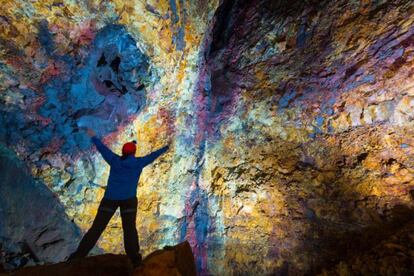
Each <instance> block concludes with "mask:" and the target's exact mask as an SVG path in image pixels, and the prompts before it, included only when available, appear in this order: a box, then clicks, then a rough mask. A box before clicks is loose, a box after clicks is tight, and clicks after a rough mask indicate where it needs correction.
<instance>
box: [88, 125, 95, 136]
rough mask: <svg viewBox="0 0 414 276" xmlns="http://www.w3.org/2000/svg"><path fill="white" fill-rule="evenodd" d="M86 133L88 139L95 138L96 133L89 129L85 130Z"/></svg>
mask: <svg viewBox="0 0 414 276" xmlns="http://www.w3.org/2000/svg"><path fill="white" fill-rule="evenodd" d="M86 133H87V134H88V136H89V137H93V136H96V132H95V131H94V130H93V129H91V128H89V127H88V128H87V129H86Z"/></svg>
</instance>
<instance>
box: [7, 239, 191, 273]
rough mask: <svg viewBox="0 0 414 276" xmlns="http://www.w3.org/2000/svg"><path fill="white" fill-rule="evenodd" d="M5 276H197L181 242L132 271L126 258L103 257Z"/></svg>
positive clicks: (185, 245) (39, 267) (25, 269)
mask: <svg viewBox="0 0 414 276" xmlns="http://www.w3.org/2000/svg"><path fill="white" fill-rule="evenodd" d="M0 272H1V271H0ZM5 275H16V276H18V275H33V276H35V275H36V276H43V275H44V276H48V275H62V276H75V275H100V276H105V275H108V276H109V275H111V276H112V275H120V276H121V275H122V276H125V275H134V276H159V275H172V276H173V275H176V276H181V275H182V276H195V275H197V274H196V267H195V262H194V256H193V253H192V252H191V247H190V244H189V243H188V242H182V243H180V244H178V245H175V246H169V247H168V248H166V249H163V250H157V251H155V252H153V253H151V254H150V255H148V256H147V257H146V258H145V259H144V260H143V265H142V266H140V267H138V268H135V270H134V268H133V267H132V265H131V262H130V260H129V259H128V257H127V256H125V255H114V254H104V255H98V256H93V257H87V258H83V259H77V260H73V261H70V262H64V263H59V264H53V265H44V266H36V267H26V268H23V269H20V270H18V271H15V272H13V273H11V274H5Z"/></svg>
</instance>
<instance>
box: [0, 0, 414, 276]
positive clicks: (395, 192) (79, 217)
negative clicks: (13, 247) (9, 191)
mask: <svg viewBox="0 0 414 276" xmlns="http://www.w3.org/2000/svg"><path fill="white" fill-rule="evenodd" d="M0 4H1V5H2V7H3V11H2V14H1V16H0V22H1V25H0V26H1V27H0V41H1V44H0V91H1V93H0V100H1V105H0V106H1V111H2V112H1V114H0V125H1V126H2V127H1V128H0V141H1V142H2V143H4V144H5V145H6V146H8V147H9V148H11V149H12V150H13V151H14V152H16V153H17V154H18V156H19V158H20V159H21V160H23V161H24V162H25V163H26V164H27V165H28V166H30V168H31V171H32V175H33V176H34V177H35V178H38V179H39V180H41V181H43V182H44V183H45V184H46V185H47V187H48V188H49V189H50V190H51V191H52V192H53V193H54V194H55V195H56V196H57V197H58V199H59V201H60V202H61V204H62V205H63V206H64V207H65V212H66V214H67V216H68V217H69V218H70V219H73V220H74V222H75V223H76V225H77V226H78V227H79V228H80V229H81V230H82V231H83V232H84V231H86V230H87V229H88V228H89V227H90V225H91V222H92V220H93V218H94V215H95V213H96V209H97V206H98V204H99V201H100V199H101V198H102V195H103V191H104V189H105V181H106V177H107V174H108V167H107V165H105V164H104V162H103V161H102V159H101V158H100V157H99V155H97V154H96V152H95V151H94V149H93V148H91V146H90V143H89V141H88V139H87V138H86V135H85V133H84V131H83V130H82V127H84V126H90V127H94V128H95V129H96V130H97V131H98V133H99V134H100V135H102V136H103V137H104V140H105V142H106V143H107V144H108V145H110V147H112V148H113V149H114V150H115V151H118V152H119V149H120V146H121V145H122V143H123V142H125V141H128V140H131V139H136V140H138V141H139V146H140V147H139V150H138V151H139V152H138V153H137V154H138V155H144V154H146V153H148V152H150V151H152V150H154V149H157V148H159V147H160V146H162V145H164V144H165V143H166V142H167V141H168V140H169V139H172V141H173V142H172V145H171V147H170V148H171V149H170V150H169V152H168V153H167V154H165V155H164V156H162V157H161V158H160V159H159V160H157V162H156V163H154V164H153V165H151V166H150V167H148V168H146V169H145V170H144V173H143V175H142V177H141V180H140V183H139V191H138V201H139V215H138V217H137V223H138V228H139V229H138V230H139V234H140V241H141V245H142V250H143V252H144V253H145V254H148V253H149V252H152V251H153V250H155V249H156V248H159V247H162V246H164V245H166V244H173V243H177V242H180V241H183V240H185V239H186V240H189V241H190V244H191V246H192V249H193V252H194V254H195V260H196V265H197V270H198V272H199V273H200V274H201V275H208V274H216V275H222V274H278V273H280V274H284V273H285V274H286V273H289V274H299V275H300V274H304V273H318V272H321V271H322V269H323V268H329V267H332V266H334V265H336V264H337V263H339V262H340V261H341V260H350V256H352V255H354V254H355V252H358V254H360V253H359V252H363V251H364V250H369V248H371V247H372V246H374V245H376V244H377V243H379V242H380V241H381V240H383V239H385V238H387V237H388V236H389V234H390V233H395V231H397V230H398V229H399V228H400V227H401V226H402V225H403V224H405V223H406V222H408V221H411V219H412V213H413V212H412V211H413V207H414V206H413V196H414V171H413V165H414V163H413V162H414V160H413V158H412V157H411V155H412V153H414V148H413V147H414V141H413V138H412V137H413V134H414V133H413V118H414V113H413V106H414V104H413V103H414V102H413V97H414V71H413V70H414V69H413V68H414V67H413V63H414V24H413V22H414V17H413V16H412V15H413V14H414V3H413V2H412V1H409V0H388V1H386V0H380V1H377V0H375V1H374V0H372V1H370V0H360V1H357V0H353V1H345V0H339V1H329V0H325V1H285V0H279V1H271V0H257V1H241V0H239V1H236V0H235V1H228V0H227V1H223V0H222V1H218V0H217V1H183V0H169V1H166V0H165V1H163V0H161V1H155V0H154V1H152V0H150V1H117V0H115V1H105V2H101V1H77V2H73V1H69V0H68V1H66V0H62V1H52V0H50V1H37V2H30V1H19V0H14V1H1V3H0ZM2 171H3V170H2ZM6 224H11V222H10V221H7V223H6ZM0 230H1V229H0ZM0 236H3V232H0ZM13 242H15V243H18V242H19V240H18V239H14V240H13ZM98 246H99V247H100V248H102V249H103V250H105V251H107V252H116V253H119V252H122V251H123V244H122V230H121V223H120V218H119V214H118V213H117V214H116V215H115V218H114V219H113V220H112V221H111V222H110V224H109V226H108V228H107V230H106V231H105V232H104V234H103V236H102V238H101V239H100V241H99V243H98ZM66 253H69V252H66ZM62 256H63V254H62ZM45 257H46V256H45Z"/></svg>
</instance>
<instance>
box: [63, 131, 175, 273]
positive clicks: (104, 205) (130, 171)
mask: <svg viewBox="0 0 414 276" xmlns="http://www.w3.org/2000/svg"><path fill="white" fill-rule="evenodd" d="M87 133H88V135H89V136H90V137H91V140H92V142H93V143H94V144H95V146H96V148H97V149H98V151H99V152H100V153H101V155H102V157H103V159H105V161H106V162H107V163H108V164H109V165H110V166H111V168H110V172H109V178H108V184H107V187H106V191H105V193H104V197H103V198H102V200H101V203H100V205H99V208H98V212H97V214H96V217H95V219H94V221H93V224H92V226H91V228H90V229H89V230H88V232H87V233H86V234H85V235H84V237H83V238H82V240H81V242H80V243H79V246H78V248H77V250H76V251H75V252H73V253H72V254H71V255H70V256H69V258H68V261H70V260H73V259H76V258H82V257H85V256H86V255H88V253H89V251H90V250H91V249H92V247H93V246H94V245H95V244H96V242H97V241H98V239H99V237H100V235H101V234H102V232H103V230H104V229H105V228H106V225H107V224H108V222H109V220H110V219H111V217H112V216H113V214H114V213H115V211H116V209H117V208H118V206H119V207H120V209H121V218H122V229H123V231H124V246H125V252H126V254H127V255H128V257H129V258H130V259H131V261H132V263H133V265H134V266H138V265H140V264H141V262H142V256H141V254H140V253H139V240H138V233H137V230H136V226H135V221H136V215H137V204H138V202H137V197H136V191H137V184H138V180H139V177H140V175H141V172H142V169H143V168H144V167H145V166H147V165H148V164H151V163H152V162H153V161H154V160H155V159H157V158H158V157H159V156H160V155H161V154H163V153H164V152H165V151H166V150H167V149H168V146H165V147H163V148H161V149H159V150H157V151H154V152H153V153H151V154H149V155H147V156H144V157H135V151H136V145H135V144H136V142H135V141H133V142H129V143H126V144H124V145H123V147H122V156H119V155H117V154H115V153H113V152H112V151H111V150H110V149H109V148H107V147H106V146H105V145H104V144H103V143H102V142H101V141H100V140H99V139H98V138H97V137H96V134H95V132H94V131H93V130H91V129H89V128H88V129H87Z"/></svg>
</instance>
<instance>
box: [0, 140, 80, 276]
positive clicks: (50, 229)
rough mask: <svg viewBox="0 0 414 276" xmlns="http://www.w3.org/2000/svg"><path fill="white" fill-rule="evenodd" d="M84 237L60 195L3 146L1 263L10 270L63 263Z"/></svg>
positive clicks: (0, 168)
mask: <svg viewBox="0 0 414 276" xmlns="http://www.w3.org/2000/svg"><path fill="white" fill-rule="evenodd" d="M80 234H81V233H80V229H79V228H78V227H77V226H76V225H75V224H74V223H73V222H72V221H70V219H69V218H68V216H67V215H66V213H65V210H64V207H63V205H62V203H61V202H59V200H58V199H57V198H56V196H55V195H54V194H53V193H52V192H51V191H50V190H49V189H48V188H47V187H46V186H45V185H44V184H43V183H41V182H39V181H36V180H35V179H33V177H32V176H31V174H30V172H29V169H28V168H27V166H26V165H25V164H24V163H23V162H22V161H20V160H19V159H18V157H17V156H16V155H15V154H14V152H13V151H11V150H10V149H8V148H6V147H5V146H4V145H3V144H0V253H1V255H0V263H1V264H2V265H3V266H4V267H5V268H6V269H7V270H10V269H14V268H18V267H21V266H24V265H25V264H34V263H36V262H39V261H41V262H47V263H49V262H51V263H54V262H59V261H62V260H64V259H65V258H66V256H68V255H69V254H70V253H71V252H72V251H74V250H75V249H76V246H77V243H78V239H79V238H80Z"/></svg>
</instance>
